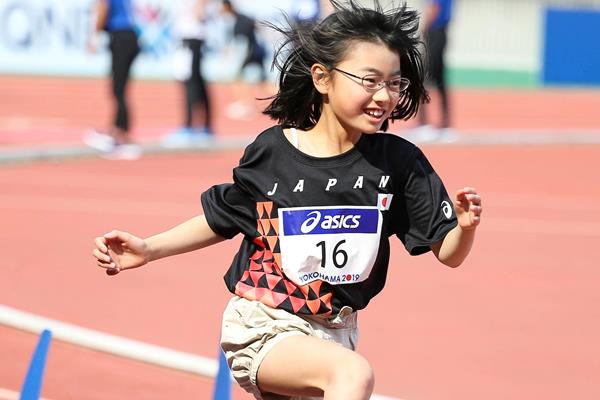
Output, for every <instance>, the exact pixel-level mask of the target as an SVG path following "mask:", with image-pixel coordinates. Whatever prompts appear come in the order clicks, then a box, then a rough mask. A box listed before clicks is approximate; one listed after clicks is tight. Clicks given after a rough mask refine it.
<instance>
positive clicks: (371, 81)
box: [362, 76, 380, 89]
mask: <svg viewBox="0 0 600 400" xmlns="http://www.w3.org/2000/svg"><path fill="white" fill-rule="evenodd" d="M362 80H363V85H365V87H366V88H367V89H374V88H376V87H377V86H378V85H379V81H380V79H379V78H377V77H374V76H365V77H364V78H363V79H362Z"/></svg>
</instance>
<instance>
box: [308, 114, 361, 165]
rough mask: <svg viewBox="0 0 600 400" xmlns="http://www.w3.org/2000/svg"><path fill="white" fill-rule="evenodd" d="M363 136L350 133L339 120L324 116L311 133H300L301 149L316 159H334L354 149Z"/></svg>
mask: <svg viewBox="0 0 600 400" xmlns="http://www.w3.org/2000/svg"><path fill="white" fill-rule="evenodd" d="M361 135H362V134H361V133H360V132H349V131H348V130H347V129H345V128H344V127H343V126H342V125H341V124H340V123H339V121H338V120H337V119H329V118H326V117H325V116H323V115H322V116H321V118H319V121H318V122H317V124H316V125H315V126H314V127H313V128H312V129H311V130H310V131H306V132H305V131H299V133H298V139H299V144H300V146H299V149H300V150H301V151H302V152H304V153H306V154H309V155H311V156H315V157H332V156H336V155H339V154H342V153H345V152H347V151H348V150H350V149H352V148H353V147H354V145H355V144H356V142H358V140H359V139H360V137H361Z"/></svg>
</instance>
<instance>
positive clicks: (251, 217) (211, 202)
mask: <svg viewBox="0 0 600 400" xmlns="http://www.w3.org/2000/svg"><path fill="white" fill-rule="evenodd" d="M248 154H249V151H248V149H246V152H245V154H244V156H243V157H242V159H241V160H240V165H239V166H238V167H236V168H234V170H233V183H225V184H220V185H215V186H212V187H211V188H209V189H208V190H207V191H205V192H204V193H202V195H201V201H202V209H203V210H204V214H205V216H206V221H207V222H208V225H209V226H210V228H211V229H212V230H213V231H214V232H215V233H217V234H218V235H220V236H222V237H224V238H227V239H231V238H232V237H234V236H235V235H237V234H238V233H242V234H244V235H250V236H253V235H255V234H256V217H255V214H256V213H255V211H256V202H255V199H254V195H253V193H252V191H251V190H250V189H249V187H250V186H252V182H251V180H252V176H253V175H255V174H254V173H253V170H254V168H255V165H253V164H255V163H254V161H255V160H249V159H248V158H249V157H248Z"/></svg>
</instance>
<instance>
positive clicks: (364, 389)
mask: <svg viewBox="0 0 600 400" xmlns="http://www.w3.org/2000/svg"><path fill="white" fill-rule="evenodd" d="M257 382H258V387H259V388H260V390H261V392H264V393H276V394H281V395H287V396H324V400H368V399H369V398H370V396H371V393H372V392H373V386H374V375H373V370H372V368H371V365H370V364H369V362H368V361H367V360H366V359H365V358H364V357H363V356H361V355H360V354H358V353H356V352H354V351H352V350H349V349H346V348H345V347H342V346H341V345H338V344H336V343H334V342H329V341H326V340H323V339H318V338H315V337H311V336H290V337H288V338H286V339H282V340H281V342H279V343H278V344H276V345H275V346H274V347H273V349H271V350H270V351H269V352H268V353H267V355H266V356H265V358H264V360H263V361H262V363H261V364H260V367H259V369H258V375H257Z"/></svg>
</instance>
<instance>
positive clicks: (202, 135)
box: [161, 128, 212, 149]
mask: <svg viewBox="0 0 600 400" xmlns="http://www.w3.org/2000/svg"><path fill="white" fill-rule="evenodd" d="M210 140H212V135H211V134H210V132H209V131H208V130H206V129H194V128H181V129H178V130H176V131H174V132H172V133H170V134H168V135H167V136H165V137H164V138H162V140H161V144H162V145H163V146H164V147H166V148H169V149H183V148H186V147H196V146H201V145H206V144H207V143H208V142H209V141H210Z"/></svg>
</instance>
